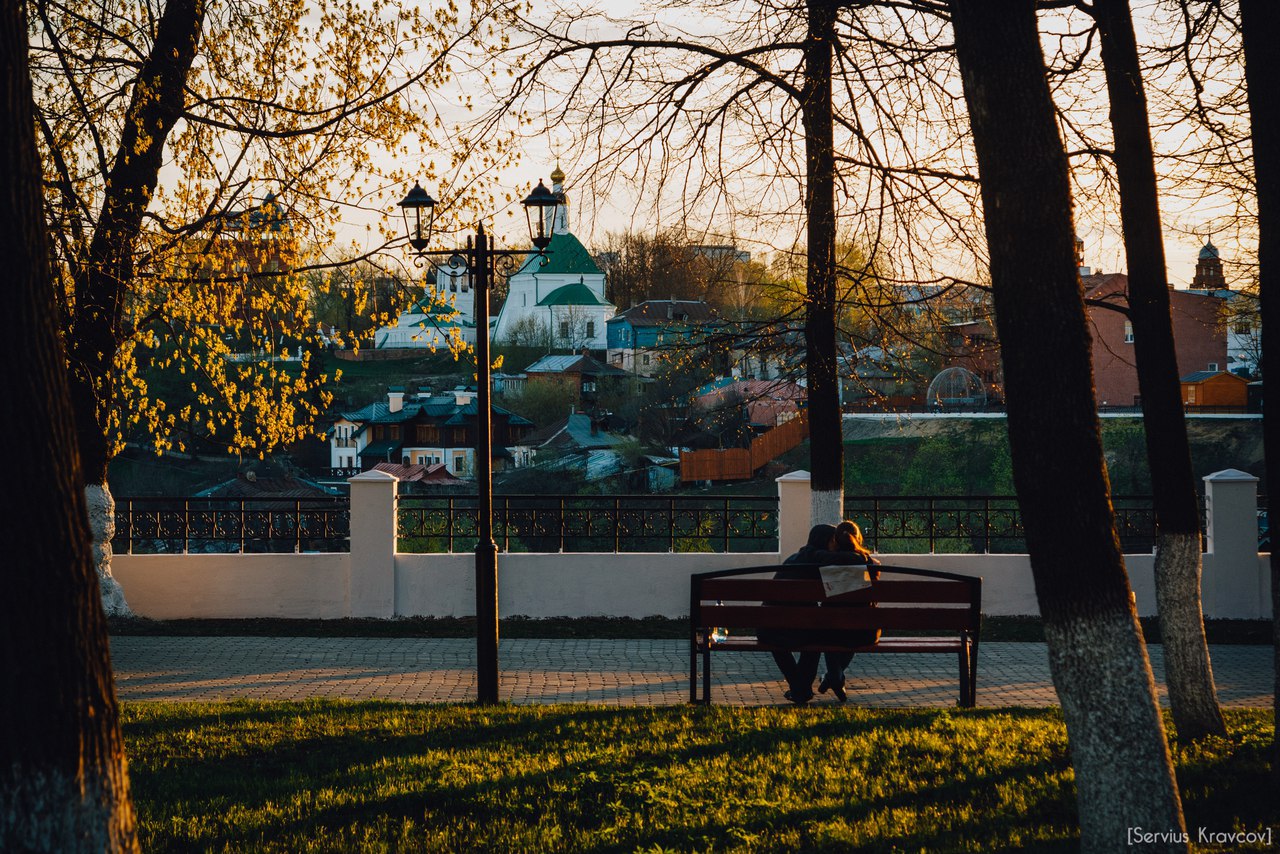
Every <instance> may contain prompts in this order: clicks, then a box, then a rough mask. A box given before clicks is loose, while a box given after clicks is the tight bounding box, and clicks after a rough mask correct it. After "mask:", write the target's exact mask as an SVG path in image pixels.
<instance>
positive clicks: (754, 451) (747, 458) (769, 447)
mask: <svg viewBox="0 0 1280 854" xmlns="http://www.w3.org/2000/svg"><path fill="white" fill-rule="evenodd" d="M808 436H809V421H808V419H807V418H806V417H805V416H804V414H803V413H801V414H800V415H799V416H797V417H796V418H793V419H792V420H790V421H788V422H786V423H785V424H779V425H778V426H777V427H774V428H773V429H772V430H769V431H767V432H765V433H761V434H760V435H759V436H757V437H756V438H754V439H752V440H751V447H750V448H724V449H721V450H705V451H682V452H681V453H680V480H681V482H682V483H689V482H690V481H697V480H750V479H751V478H752V477H753V476H754V475H755V473H756V472H757V471H759V470H760V469H761V468H763V467H764V465H765V464H766V463H768V462H769V461H770V460H774V459H777V458H778V457H780V456H781V455H783V454H785V453H786V452H787V451H789V450H791V449H792V448H794V447H796V446H798V445H799V444H800V443H801V442H803V441H804V440H805V439H806V438H808Z"/></svg>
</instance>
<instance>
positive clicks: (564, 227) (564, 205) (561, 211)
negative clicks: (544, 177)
mask: <svg viewBox="0 0 1280 854" xmlns="http://www.w3.org/2000/svg"><path fill="white" fill-rule="evenodd" d="M551 192H552V193H554V194H555V196H556V198H557V199H559V200H560V204H559V205H558V206H557V207H554V208H552V209H551V210H553V211H555V218H556V219H555V222H553V223H552V224H551V228H550V229H548V230H549V231H550V232H551V233H552V234H568V233H569V197H568V196H566V195H565V193H564V173H563V172H561V171H560V165H559V164H556V170H555V171H554V172H552V173H551Z"/></svg>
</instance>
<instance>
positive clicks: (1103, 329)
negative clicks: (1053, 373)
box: [1081, 273, 1227, 406]
mask: <svg viewBox="0 0 1280 854" xmlns="http://www.w3.org/2000/svg"><path fill="white" fill-rule="evenodd" d="M1081 282H1082V283H1083V285H1084V289H1085V299H1086V300H1090V301H1092V302H1094V303H1105V304H1110V305H1116V306H1119V307H1121V308H1123V307H1125V306H1127V305H1128V289H1129V277H1128V276H1126V275H1125V274H1123V273H1105V274H1098V275H1092V276H1084V277H1083V278H1082V279H1081ZM1169 311H1170V314H1171V316H1172V318H1173V343H1174V348H1175V349H1176V351H1177V355H1178V376H1179V377H1184V376H1187V375H1188V374H1192V373H1195V372H1197V371H1224V370H1226V368H1227V334H1226V330H1225V329H1224V328H1223V326H1222V322H1221V316H1222V299H1221V298H1220V297H1217V296H1212V295H1209V294H1204V293H1193V292H1191V291H1183V290H1177V289H1175V288H1170V289H1169ZM1089 325H1090V330H1089V331H1090V334H1091V335H1092V336H1093V384H1094V389H1095V392H1096V394H1097V398H1098V405H1099V406H1107V405H1110V406H1136V405H1139V404H1140V403H1141V402H1142V401H1141V396H1140V395H1139V393H1138V369H1137V367H1136V362H1135V361H1134V351H1133V346H1134V345H1133V324H1131V323H1130V322H1129V319H1128V317H1126V316H1125V315H1124V314H1123V313H1122V312H1120V311H1112V310H1111V309H1109V308H1106V307H1105V306H1102V305H1096V304H1095V305H1090V306H1089Z"/></svg>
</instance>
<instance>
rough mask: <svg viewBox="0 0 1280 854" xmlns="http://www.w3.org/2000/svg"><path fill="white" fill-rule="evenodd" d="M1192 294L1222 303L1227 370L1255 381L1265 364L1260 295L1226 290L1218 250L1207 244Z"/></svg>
mask: <svg viewBox="0 0 1280 854" xmlns="http://www.w3.org/2000/svg"><path fill="white" fill-rule="evenodd" d="M1190 290H1192V291H1194V292H1196V293H1200V294H1205V295H1208V296H1215V297H1220V298H1221V299H1222V300H1223V317H1222V324H1223V326H1224V327H1225V328H1226V333H1227V365H1226V370H1228V371H1230V372H1231V373H1233V374H1239V375H1241V376H1243V377H1248V378H1252V377H1256V376H1257V375H1258V366H1259V363H1260V362H1261V361H1262V318H1261V315H1260V312H1259V305H1258V295H1257V293H1256V292H1250V291H1233V290H1231V289H1230V288H1228V287H1227V279H1226V276H1225V275H1224V274H1223V272H1222V257H1221V255H1220V254H1219V252H1218V247H1216V246H1214V245H1213V242H1212V241H1209V240H1206V241H1205V244H1204V246H1203V247H1202V248H1201V249H1200V255H1199V257H1198V258H1197V260H1196V274H1195V277H1194V278H1193V279H1192V280H1191V288H1190Z"/></svg>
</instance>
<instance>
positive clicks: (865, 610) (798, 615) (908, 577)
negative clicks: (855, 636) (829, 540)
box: [689, 564, 982, 636]
mask: <svg viewBox="0 0 1280 854" xmlns="http://www.w3.org/2000/svg"><path fill="white" fill-rule="evenodd" d="M783 568H784V567H781V566H760V567H747V568H743V569H733V570H722V571H719V572H704V573H698V574H696V575H694V576H692V578H691V579H690V586H691V591H690V594H691V595H690V603H689V608H690V610H689V614H690V623H691V626H692V627H693V628H694V630H695V631H696V629H697V628H700V627H701V628H708V627H711V626H722V627H724V628H727V629H743V628H805V629H834V628H841V629H846V628H848V629H864V628H865V629H872V628H879V629H910V630H915V631H920V630H955V631H962V632H969V633H971V634H973V635H974V636H976V635H977V633H978V631H979V630H980V627H981V621H982V616H981V613H982V579H981V578H975V577H972V576H965V575H957V574H955V573H948V572H938V571H935V570H924V569H915V568H913V567H895V566H880V567H877V569H879V570H880V578H879V579H878V580H876V581H873V582H872V583H871V586H870V587H868V588H865V589H863V590H858V591H854V592H852V593H844V594H842V595H840V596H835V597H831V598H828V597H827V596H826V594H825V592H824V591H823V588H822V582H821V581H819V580H817V579H790V578H773V577H771V576H772V575H773V573H775V572H777V571H778V570H780V569H783ZM785 568H786V569H796V565H794V564H792V565H788V566H787V567H785ZM819 604H821V605H823V606H824V607H821V608H819V607H816V606H818V605H819ZM869 605H874V606H875V607H867V606H869Z"/></svg>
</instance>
